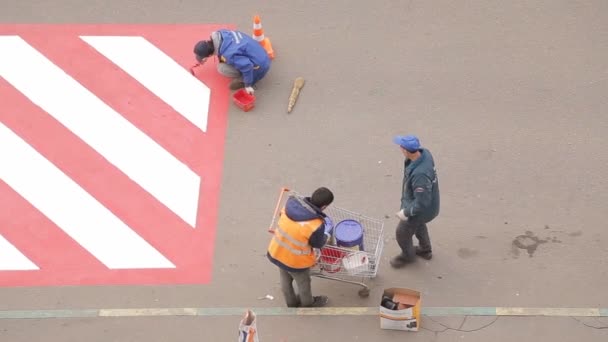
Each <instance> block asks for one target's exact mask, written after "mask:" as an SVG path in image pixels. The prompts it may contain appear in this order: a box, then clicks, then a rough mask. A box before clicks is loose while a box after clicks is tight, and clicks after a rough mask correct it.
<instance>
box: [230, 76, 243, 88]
mask: <svg viewBox="0 0 608 342" xmlns="http://www.w3.org/2000/svg"><path fill="white" fill-rule="evenodd" d="M241 88H245V82H243V81H241V80H240V79H238V78H235V79H233V80H232V81H230V90H239V89H241Z"/></svg>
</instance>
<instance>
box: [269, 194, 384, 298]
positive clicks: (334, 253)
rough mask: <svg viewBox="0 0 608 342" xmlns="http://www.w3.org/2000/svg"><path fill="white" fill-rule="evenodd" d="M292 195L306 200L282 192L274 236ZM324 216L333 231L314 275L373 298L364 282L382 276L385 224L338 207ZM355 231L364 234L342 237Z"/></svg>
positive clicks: (319, 252)
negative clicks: (352, 287)
mask: <svg viewBox="0 0 608 342" xmlns="http://www.w3.org/2000/svg"><path fill="white" fill-rule="evenodd" d="M291 196H295V197H299V198H302V197H304V196H302V195H300V194H298V193H297V192H295V191H292V190H290V189H288V188H282V189H281V192H280V194H279V200H278V201H277V206H276V208H275V210H274V215H273V216H272V222H271V223H270V228H268V231H269V232H270V233H273V234H274V231H275V229H276V227H277V226H276V225H277V222H278V221H279V215H280V212H281V209H282V208H283V207H284V206H285V203H286V202H287V199H288V198H289V197H291ZM324 213H325V214H326V215H327V219H326V222H325V223H326V225H330V226H331V227H333V229H331V237H330V238H329V239H328V242H327V244H326V245H325V247H323V248H321V249H320V250H319V249H316V248H315V249H314V252H315V256H316V260H317V262H316V264H315V266H314V267H313V268H312V269H311V276H313V277H318V278H323V279H329V280H335V281H339V282H344V283H350V284H355V285H359V286H361V287H362V289H360V290H359V296H360V297H367V296H369V287H368V286H367V285H366V284H365V283H364V282H363V281H364V280H366V279H371V278H374V277H375V276H376V274H377V273H378V266H379V263H380V256H381V254H382V248H383V247H384V239H383V229H384V222H383V221H382V220H378V219H374V218H370V217H367V216H363V215H361V214H357V213H354V212H352V211H349V210H346V209H342V208H339V207H336V206H334V205H330V206H329V207H327V208H326V209H325V210H324ZM342 228H344V229H342ZM353 229H354V230H355V231H357V230H358V231H362V232H361V236H360V237H358V238H355V239H353V240H349V241H347V240H344V239H341V237H340V236H339V235H340V234H339V233H340V232H346V231H350V233H352V231H353Z"/></svg>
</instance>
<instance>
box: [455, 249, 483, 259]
mask: <svg viewBox="0 0 608 342" xmlns="http://www.w3.org/2000/svg"><path fill="white" fill-rule="evenodd" d="M477 254H479V252H478V251H477V250H476V249H470V248H460V249H458V256H459V257H460V258H461V259H468V258H472V257H475V256H477Z"/></svg>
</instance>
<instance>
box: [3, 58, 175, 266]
mask: <svg viewBox="0 0 608 342" xmlns="http://www.w3.org/2000/svg"><path fill="white" fill-rule="evenodd" d="M6 52H8V51H6ZM0 146H2V148H0V160H1V161H2V167H0V179H2V180H3V181H5V182H6V183H7V184H8V185H9V186H10V187H11V188H13V189H14V190H15V191H16V192H17V193H19V194H20V195H21V196H23V198H25V199H26V200H27V201H28V202H30V203H31V204H32V205H33V206H34V207H36V208H37V209H38V210H40V212H42V213H43V214H44V215H45V216H46V217H47V218H48V219H49V220H51V221H53V222H54V223H55V224H56V225H57V226H58V227H59V228H61V229H62V230H63V231H64V232H65V233H66V234H68V235H69V236H70V237H72V238H73V239H74V240H76V242H78V243H79V244H80V245H81V246H82V247H83V248H85V249H86V250H87V251H89V253H91V254H92V255H93V256H94V257H96V258H97V259H98V260H99V261H101V262H102V263H103V264H105V265H106V266H107V267H108V268H112V269H127V268H174V267H175V266H174V265H173V264H172V263H171V262H170V261H169V260H167V259H166V258H165V257H164V256H163V255H161V254H160V253H159V252H158V251H157V250H156V249H155V248H154V247H152V246H151V245H150V244H148V243H147V242H146V241H145V240H144V239H142V238H141V237H140V236H139V235H137V234H136V233H135V232H134V231H133V230H131V229H130V228H129V227H128V226H127V225H126V224H124V223H123V222H122V221H121V220H120V219H119V218H117V217H116V216H114V214H112V212H110V211H109V210H108V209H107V208H105V207H104V206H103V205H101V204H100V203H99V202H97V201H96V200H95V199H94V198H93V197H92V196H91V195H89V194H88V193H87V192H86V191H84V190H83V189H82V188H81V187H80V186H78V184H76V183H75V182H74V181H72V180H71V179H70V178H69V177H68V176H66V175H65V174H64V173H63V172H61V170H59V169H58V168H57V167H56V166H55V165H53V164H52V163H51V162H49V161H48V160H47V159H45V158H44V157H43V156H42V155H40V154H39V153H38V152H37V151H36V150H35V149H33V148H32V147H31V146H30V145H28V144H27V143H26V142H25V141H24V140H23V139H21V138H20V137H19V136H18V135H16V134H15V133H14V132H12V131H11V130H10V129H9V128H8V127H6V126H5V125H4V124H2V123H0ZM0 247H1V246H0ZM0 251H2V253H4V250H3V249H0ZM2 253H0V254H2ZM0 267H2V265H0ZM1 269H2V268H0V270H1Z"/></svg>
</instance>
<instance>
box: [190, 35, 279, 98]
mask: <svg viewBox="0 0 608 342" xmlns="http://www.w3.org/2000/svg"><path fill="white" fill-rule="evenodd" d="M194 54H195V56H196V60H197V61H198V62H199V63H200V64H203V63H205V61H206V60H207V58H208V57H209V56H212V55H215V56H217V57H218V59H219V63H218V66H217V70H218V71H219V73H220V74H222V75H224V76H226V77H230V78H232V82H230V89H232V90H237V89H241V88H245V90H246V91H247V93H249V94H253V91H254V90H253V87H254V85H255V84H256V83H257V82H258V81H259V80H261V79H262V78H263V77H264V76H266V73H268V70H269V69H270V57H269V56H268V53H267V52H266V50H264V48H263V47H262V45H260V43H258V42H257V41H256V40H255V39H253V38H252V37H250V36H248V35H247V34H245V33H243V32H240V31H231V30H225V29H221V30H218V31H214V32H212V33H211V36H210V37H209V40H201V41H199V42H198V43H196V45H195V46H194Z"/></svg>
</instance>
